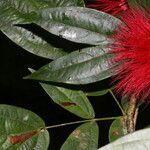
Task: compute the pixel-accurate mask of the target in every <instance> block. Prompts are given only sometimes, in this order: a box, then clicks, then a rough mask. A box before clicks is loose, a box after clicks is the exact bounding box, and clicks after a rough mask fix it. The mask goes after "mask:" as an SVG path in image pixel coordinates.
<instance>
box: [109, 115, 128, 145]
mask: <svg viewBox="0 0 150 150" xmlns="http://www.w3.org/2000/svg"><path fill="white" fill-rule="evenodd" d="M124 135H125V133H124V127H123V118H121V117H120V118H119V119H116V120H114V121H113V122H112V124H111V126H110V129H109V141H110V142H113V141H115V140H116V139H118V138H120V137H122V136H124Z"/></svg>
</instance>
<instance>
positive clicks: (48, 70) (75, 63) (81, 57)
mask: <svg viewBox="0 0 150 150" xmlns="http://www.w3.org/2000/svg"><path fill="white" fill-rule="evenodd" d="M107 51H108V48H101V47H90V48H85V49H82V50H80V51H75V52H72V53H69V54H68V55H66V56H63V57H61V58H59V59H57V60H55V61H52V62H51V63H49V64H47V65H45V66H44V67H42V68H40V69H39V70H38V71H36V72H34V73H32V74H31V75H29V76H27V77H25V78H26V79H36V80H41V81H51V82H62V83H70V84H87V83H92V82H96V81H101V80H104V79H106V78H109V77H111V76H112V75H114V73H113V72H112V69H113V68H114V67H115V66H110V65H109V62H108V58H110V57H111V56H112V55H111V54H107V53H106V52H107Z"/></svg>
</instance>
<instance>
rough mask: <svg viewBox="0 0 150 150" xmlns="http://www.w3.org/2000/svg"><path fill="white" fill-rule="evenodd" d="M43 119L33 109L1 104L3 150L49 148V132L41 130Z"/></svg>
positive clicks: (0, 128) (0, 144)
mask: <svg viewBox="0 0 150 150" xmlns="http://www.w3.org/2000/svg"><path fill="white" fill-rule="evenodd" d="M44 127H45V124H44V122H43V120H42V119H41V118H40V117H38V116H37V115H36V114H34V113H33V112H31V111H28V110H25V109H22V108H19V107H15V106H9V105H0V135H1V136H0V149H1V150H8V149H9V150H16V149H17V150H23V149H34V150H39V149H40V150H47V149H48V146H49V133H48V131H47V130H41V128H44Z"/></svg>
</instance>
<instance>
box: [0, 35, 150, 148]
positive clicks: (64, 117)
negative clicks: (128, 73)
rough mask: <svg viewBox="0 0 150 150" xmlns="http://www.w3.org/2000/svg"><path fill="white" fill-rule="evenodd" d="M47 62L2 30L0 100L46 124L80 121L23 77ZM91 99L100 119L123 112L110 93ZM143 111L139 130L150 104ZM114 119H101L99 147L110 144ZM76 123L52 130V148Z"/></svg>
mask: <svg viewBox="0 0 150 150" xmlns="http://www.w3.org/2000/svg"><path fill="white" fill-rule="evenodd" d="M48 62H49V60H48V59H44V58H40V57H38V56H35V55H33V54H31V53H29V52H27V51H25V50H23V49H22V48H20V47H19V46H17V45H15V44H14V43H13V42H11V41H10V40H9V39H8V38H7V37H6V36H5V35H4V34H3V33H1V32H0V88H1V89H0V103H1V104H10V105H15V106H19V107H23V108H26V109H29V110H31V111H33V112H35V113H36V114H37V115H39V116H40V117H41V118H43V120H44V121H45V123H46V125H47V126H49V125H54V124H60V123H65V122H71V121H77V120H81V119H80V118H78V117H76V116H75V115H73V114H71V113H69V112H68V111H65V110H64V109H62V108H61V107H59V106H58V105H56V104H55V103H53V101H52V100H51V98H50V97H49V96H48V95H47V94H46V93H45V92H44V90H43V89H42V88H41V87H40V85H39V84H38V83H37V82H36V81H31V80H30V81H29V80H23V79H22V77H23V76H26V75H27V74H29V71H28V69H27V68H34V69H38V68H39V67H41V66H42V65H44V64H46V63H48ZM106 82H109V81H106ZM92 86H94V85H90V87H91V88H93V87H92ZM90 101H91V103H92V105H93V107H94V110H95V113H96V117H97V118H98V117H111V116H119V115H121V112H120V110H119V109H118V107H117V105H116V104H115V102H114V101H113V99H112V97H111V96H110V95H109V94H107V95H105V96H102V97H90ZM140 110H141V112H140V114H139V118H138V125H137V128H138V129H140V128H144V127H145V126H147V125H149V123H150V119H149V115H150V109H149V107H146V108H145V106H142V107H141V109H140ZM111 122H112V121H103V122H98V124H99V131H100V132H99V133H100V134H99V146H102V145H105V144H107V143H108V129H109V126H110V124H111ZM77 126H78V125H71V126H66V127H60V128H55V129H50V130H49V132H50V137H51V141H50V148H49V149H52V150H59V149H60V147H61V145H62V144H63V142H64V141H65V139H66V138H67V137H68V136H69V134H70V133H71V132H72V131H73V130H74V129H75V128H76V127H77Z"/></svg>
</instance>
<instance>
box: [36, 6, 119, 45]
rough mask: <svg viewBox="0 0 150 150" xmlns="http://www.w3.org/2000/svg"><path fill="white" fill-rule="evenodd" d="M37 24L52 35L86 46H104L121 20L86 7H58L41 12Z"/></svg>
mask: <svg viewBox="0 0 150 150" xmlns="http://www.w3.org/2000/svg"><path fill="white" fill-rule="evenodd" d="M37 14H38V15H39V17H38V19H37V21H36V22H35V23H36V24H38V25H39V26H41V27H42V28H44V29H45V30H47V31H49V32H50V33H52V34H54V35H57V36H60V37H62V38H64V39H67V40H70V41H73V42H77V43H84V44H91V45H103V44H107V43H108V42H109V41H108V39H107V37H108V35H110V34H112V33H113V32H114V30H115V29H116V27H117V25H118V23H120V20H119V19H117V18H115V17H113V16H111V15H109V14H107V13H103V12H99V11H96V10H94V9H89V8H84V7H60V8H59V7H58V8H52V9H44V10H39V12H37Z"/></svg>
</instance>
